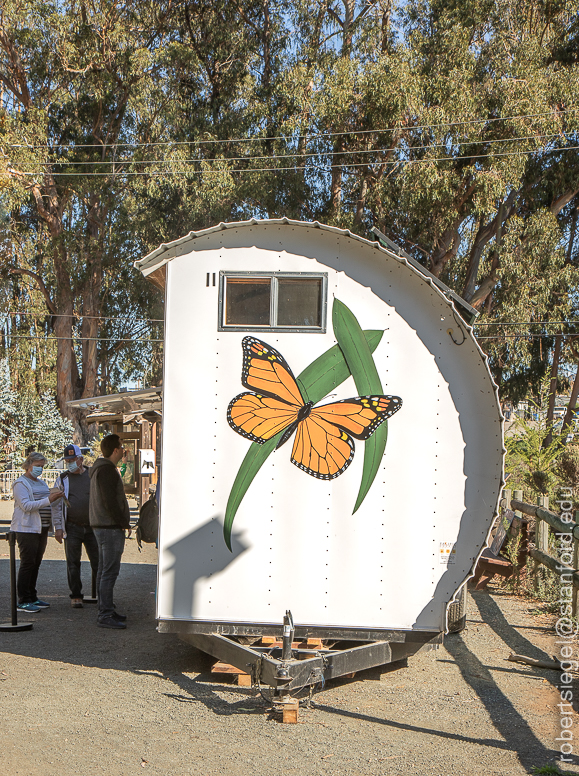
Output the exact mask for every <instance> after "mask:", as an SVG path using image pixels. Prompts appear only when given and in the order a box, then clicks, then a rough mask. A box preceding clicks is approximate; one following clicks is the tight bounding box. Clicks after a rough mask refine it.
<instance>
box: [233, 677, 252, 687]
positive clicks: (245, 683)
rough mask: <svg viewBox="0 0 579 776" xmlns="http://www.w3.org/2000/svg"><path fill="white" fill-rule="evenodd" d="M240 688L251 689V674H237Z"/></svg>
mask: <svg viewBox="0 0 579 776" xmlns="http://www.w3.org/2000/svg"><path fill="white" fill-rule="evenodd" d="M236 678H237V686H238V687H251V676H250V675H249V674H237V677H236Z"/></svg>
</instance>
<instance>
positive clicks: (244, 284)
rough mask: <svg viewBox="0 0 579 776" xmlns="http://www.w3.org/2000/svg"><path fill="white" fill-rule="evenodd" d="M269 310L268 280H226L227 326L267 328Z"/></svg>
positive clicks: (269, 291)
mask: <svg viewBox="0 0 579 776" xmlns="http://www.w3.org/2000/svg"><path fill="white" fill-rule="evenodd" d="M270 308H271V280H270V278H227V286H226V297H225V324H226V325H227V326H269V321H270Z"/></svg>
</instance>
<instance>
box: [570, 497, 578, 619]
mask: <svg viewBox="0 0 579 776" xmlns="http://www.w3.org/2000/svg"><path fill="white" fill-rule="evenodd" d="M578 520H579V511H576V512H575V522H577V521H578ZM573 568H574V569H575V571H577V569H578V568H579V540H578V539H577V537H576V536H575V535H573ZM578 602H579V590H578V589H577V588H576V587H575V585H573V598H572V600H571V616H572V617H577V604H578Z"/></svg>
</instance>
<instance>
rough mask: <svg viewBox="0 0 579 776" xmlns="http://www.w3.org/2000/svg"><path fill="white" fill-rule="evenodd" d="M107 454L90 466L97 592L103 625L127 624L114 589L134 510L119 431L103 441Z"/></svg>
mask: <svg viewBox="0 0 579 776" xmlns="http://www.w3.org/2000/svg"><path fill="white" fill-rule="evenodd" d="M101 452H102V454H103V456H104V457H103V458H97V460H96V461H95V463H94V464H93V466H92V467H91V470H90V503H89V520H90V524H91V528H92V529H93V531H94V535H95V537H96V540H97V544H98V547H99V570H98V575H97V595H98V598H99V613H98V617H97V624H98V625H99V626H100V627H101V628H115V629H117V630H119V629H122V628H126V627H127V626H126V624H125V620H126V619H127V618H126V616H125V615H124V614H118V613H117V612H116V611H115V604H114V600H113V590H114V587H115V582H116V581H117V577H118V576H119V571H120V569H121V557H122V555H123V550H124V549H125V529H127V530H128V532H129V533H128V535H129V536H130V535H131V524H130V520H129V519H130V512H129V504H128V502H127V497H126V496H125V489H124V487H123V481H122V480H121V475H120V474H119V472H118V470H117V464H118V463H119V461H120V460H121V458H122V457H123V452H124V450H123V445H122V443H121V440H120V438H119V436H118V434H109V435H108V436H106V437H104V438H103V440H102V441H101Z"/></svg>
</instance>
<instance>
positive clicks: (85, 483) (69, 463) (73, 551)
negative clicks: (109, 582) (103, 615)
mask: <svg viewBox="0 0 579 776" xmlns="http://www.w3.org/2000/svg"><path fill="white" fill-rule="evenodd" d="M64 461H65V463H66V471H65V472H63V473H62V474H61V475H59V476H58V477H57V479H56V483H55V486H56V487H57V488H61V489H62V490H63V491H64V499H63V500H62V501H57V502H56V503H55V504H53V505H52V520H53V522H54V521H55V519H58V518H60V519H61V520H62V519H63V517H62V516H63V515H64V530H65V535H64V550H65V553H66V574H67V577H68V586H69V588H70V605H71V606H72V608H73V609H82V580H81V577H80V567H81V557H82V548H83V545H84V548H85V550H86V554H87V555H88V559H89V560H90V565H91V568H92V572H93V574H94V575H95V576H96V575H97V573H98V567H99V548H98V544H97V540H96V537H95V535H94V533H93V530H92V528H91V527H90V523H89V516H88V513H89V493H90V477H89V470H88V468H87V467H86V466H84V465H83V461H84V459H83V457H82V454H81V452H80V447H77V445H73V444H70V445H67V446H66V447H65V448H64Z"/></svg>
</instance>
